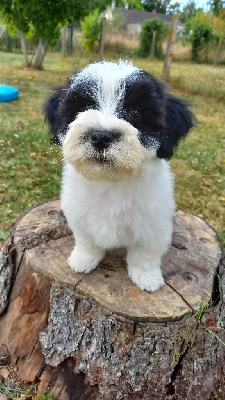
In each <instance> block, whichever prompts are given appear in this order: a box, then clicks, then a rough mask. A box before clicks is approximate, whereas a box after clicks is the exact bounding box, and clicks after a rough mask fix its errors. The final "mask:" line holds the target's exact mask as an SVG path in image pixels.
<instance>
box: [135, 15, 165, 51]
mask: <svg viewBox="0 0 225 400" xmlns="http://www.w3.org/2000/svg"><path fill="white" fill-rule="evenodd" d="M167 31H168V27H167V25H166V24H165V22H163V21H162V20H161V19H158V18H152V19H148V20H146V21H144V22H143V23H142V26H141V41H140V55H141V56H142V57H147V56H148V55H149V53H150V44H151V42H152V39H153V32H156V43H155V56H156V57H158V58H160V57H161V56H162V41H163V39H164V38H165V36H166V34H167Z"/></svg>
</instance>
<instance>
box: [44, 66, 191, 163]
mask: <svg viewBox="0 0 225 400" xmlns="http://www.w3.org/2000/svg"><path fill="white" fill-rule="evenodd" d="M72 82H73V80H72V79H71V80H70V81H68V84H67V85H66V86H65V87H61V88H58V89H56V90H55V92H54V94H53V95H52V97H50V99H49V100H48V101H47V102H46V104H45V106H44V111H45V115H46V119H47V121H48V123H49V127H50V134H51V136H52V140H51V142H52V143H60V136H62V135H65V134H66V132H67V128H68V125H69V124H70V123H71V122H72V121H73V120H74V119H75V118H76V116H77V114H78V113H79V112H82V111H85V110H88V109H90V108H92V109H98V108H99V105H98V104H97V100H96V98H95V97H96V96H95V93H96V90H97V87H96V83H95V81H94V79H93V80H92V81H87V82H79V80H78V83H77V84H76V85H75V86H74V87H73V86H72V89H71V84H72ZM120 84H121V85H122V86H124V85H125V95H124V99H121V101H120V102H119V104H118V107H117V110H116V115H117V117H118V118H121V119H124V120H126V121H128V122H129V123H131V124H132V125H133V126H134V127H135V128H137V129H138V131H139V140H140V141H141V143H142V145H143V146H144V147H146V148H148V147H150V146H151V145H152V139H157V141H158V143H159V144H160V145H159V148H158V150H157V157H159V158H166V159H169V158H171V157H172V156H173V150H174V148H176V147H177V145H178V143H179V141H180V140H181V139H184V138H185V137H186V136H187V134H188V132H189V130H190V129H191V128H192V127H193V126H194V124H195V117H194V115H193V114H192V112H191V111H190V109H189V103H188V102H187V101H185V100H183V99H180V98H177V97H175V96H173V95H170V94H168V93H167V91H166V89H165V86H164V85H163V84H162V83H161V82H159V81H158V80H157V79H155V78H154V77H153V76H152V75H150V74H149V73H148V72H145V71H142V70H140V71H139V72H138V74H137V73H136V72H135V73H133V74H131V75H130V76H129V77H128V78H126V80H125V82H124V81H123V82H120ZM118 92H119V88H118Z"/></svg>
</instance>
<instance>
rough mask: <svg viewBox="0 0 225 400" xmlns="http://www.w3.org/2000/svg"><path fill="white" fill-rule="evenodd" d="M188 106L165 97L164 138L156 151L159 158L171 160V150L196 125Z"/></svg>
mask: <svg viewBox="0 0 225 400" xmlns="http://www.w3.org/2000/svg"><path fill="white" fill-rule="evenodd" d="M189 107H190V104H189V103H188V102H187V101H185V100H183V99H180V98H177V97H175V96H173V95H170V94H168V95H167V97H166V120H165V123H166V127H165V136H164V137H163V139H162V142H161V146H160V148H159V149H158V151H157V156H158V157H159V158H167V159H169V158H171V157H172V156H173V149H174V148H176V147H177V146H178V143H179V141H180V140H182V139H185V137H186V136H187V134H188V132H189V131H190V129H191V128H193V126H194V125H195V123H196V118H195V116H194V115H193V114H192V112H191V111H190V109H189Z"/></svg>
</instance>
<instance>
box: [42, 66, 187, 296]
mask: <svg viewBox="0 0 225 400" xmlns="http://www.w3.org/2000/svg"><path fill="white" fill-rule="evenodd" d="M45 113H46V118H47V120H48V122H49V126H50V131H51V133H52V136H53V142H55V143H61V144H62V149H63V157H64V170H63V179H62V189H61V206H62V210H63V211H64V214H65V216H66V218H67V221H68V224H69V226H70V228H71V229H72V231H73V234H74V237H75V242H76V245H75V247H74V249H73V251H72V253H71V255H70V257H69V259H68V263H69V265H70V267H71V268H72V269H73V270H74V271H75V272H87V273H88V272H91V271H92V270H93V269H95V268H96V267H97V265H98V263H99V262H100V261H101V259H102V258H103V257H104V254H105V251H106V250H107V249H111V248H115V247H126V248H127V270H128V274H129V277H130V278H131V280H132V281H133V282H134V283H135V284H136V285H137V286H138V287H139V288H140V289H142V290H147V291H149V292H154V291H155V290H157V289H158V288H159V287H160V286H162V285H163V284H164V279H163V276H162V272H161V269H160V264H161V257H162V255H163V254H164V253H165V252H166V251H167V249H168V247H169V246H170V244H171V237H172V218H173V213H174V210H175V203H174V198H173V177H172V174H171V172H170V168H169V163H168V162H167V161H166V160H165V159H169V158H170V157H171V156H172V155H173V149H174V147H176V146H177V145H178V143H179V141H180V140H181V139H182V138H185V137H186V135H187V133H188V131H189V130H190V129H191V128H192V126H193V124H194V116H193V114H192V113H191V111H190V110H189V107H188V103H187V102H185V101H184V100H182V99H178V98H176V97H174V96H172V95H169V94H168V93H167V92H166V90H165V87H164V86H163V85H162V84H161V83H160V82H159V81H157V80H156V79H155V78H153V77H152V76H151V75H150V74H148V73H147V72H145V71H143V70H140V69H138V68H136V67H134V66H133V65H132V64H131V63H128V62H123V61H120V62H119V63H109V62H101V63H96V64H90V65H89V66H87V67H86V68H84V69H82V70H80V71H78V73H76V74H75V75H73V76H72V77H71V78H70V80H69V81H68V83H67V85H66V86H65V87H62V88H58V89H57V90H56V91H55V93H54V94H53V96H52V97H51V98H50V99H49V100H48V102H47V103H46V105H45Z"/></svg>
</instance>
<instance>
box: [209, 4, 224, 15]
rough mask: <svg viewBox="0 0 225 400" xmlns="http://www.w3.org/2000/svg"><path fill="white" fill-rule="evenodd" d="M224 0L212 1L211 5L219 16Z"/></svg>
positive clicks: (214, 12)
mask: <svg viewBox="0 0 225 400" xmlns="http://www.w3.org/2000/svg"><path fill="white" fill-rule="evenodd" d="M223 6H224V1H223V0H213V1H211V7H212V11H213V14H214V15H216V16H217V17H218V15H219V13H220V11H221V10H222V9H223Z"/></svg>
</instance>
